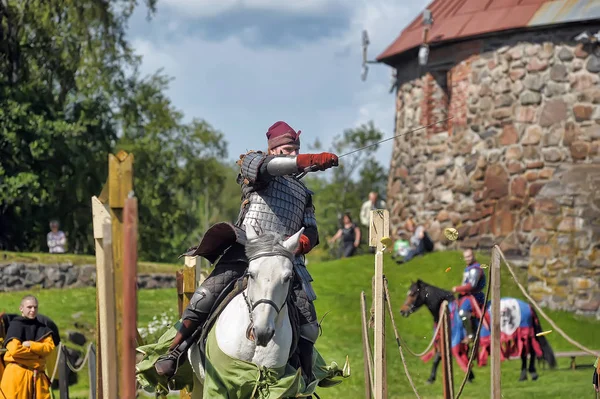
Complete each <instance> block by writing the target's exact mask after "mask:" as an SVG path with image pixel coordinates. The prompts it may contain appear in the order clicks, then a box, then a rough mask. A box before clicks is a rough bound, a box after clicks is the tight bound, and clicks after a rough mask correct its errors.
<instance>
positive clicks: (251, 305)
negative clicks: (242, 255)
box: [242, 251, 294, 323]
mask: <svg viewBox="0 0 600 399" xmlns="http://www.w3.org/2000/svg"><path fill="white" fill-rule="evenodd" d="M267 256H285V257H286V258H288V259H289V260H290V261H291V262H292V263H293V262H294V255H293V254H291V253H289V252H287V251H285V252H284V251H270V252H259V253H257V254H256V255H253V256H251V257H249V258H248V263H250V262H252V261H253V260H256V259H258V258H264V257H267ZM245 275H246V276H249V275H250V274H249V271H246V273H245ZM290 288H291V285H290ZM242 295H243V296H244V300H245V301H246V306H248V313H249V314H250V322H252V323H253V322H254V320H252V312H253V311H254V309H256V307H257V306H258V305H260V304H261V303H264V304H266V305H269V306H272V307H273V309H275V311H276V312H277V314H279V313H280V312H281V310H282V309H283V308H284V306H285V305H286V304H287V298H286V299H285V301H284V302H283V304H282V305H281V306H277V304H276V303H275V302H273V301H272V300H270V299H266V298H261V299H259V300H258V301H256V302H254V303H252V302H251V301H250V298H248V295H246V293H245V292H243V291H242Z"/></svg>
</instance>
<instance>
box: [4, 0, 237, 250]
mask: <svg viewBox="0 0 600 399" xmlns="http://www.w3.org/2000/svg"><path fill="white" fill-rule="evenodd" d="M137 3H138V2H137V1H135V0H115V1H111V2H99V1H95V0H77V1H73V0H43V1H42V0H29V1H16V0H15V1H4V2H0V248H4V249H9V250H20V251H23V250H30V251H32V250H33V251H39V250H45V249H46V243H45V236H46V233H47V232H48V221H49V219H51V218H57V219H59V220H60V222H61V228H62V230H64V231H65V232H67V234H68V237H69V238H68V242H69V252H77V253H93V239H92V223H91V207H90V198H91V197H92V196H93V195H98V194H99V193H100V191H101V189H102V185H103V183H104V182H105V181H106V177H107V154H108V153H110V152H116V151H118V150H119V149H125V150H126V151H131V152H133V153H134V156H135V166H134V169H135V171H134V175H135V177H134V179H135V180H134V188H135V190H136V193H137V194H138V197H139V198H140V236H141V245H140V256H141V257H142V258H144V259H147V260H171V261H172V260H174V259H175V258H176V256H177V255H178V254H179V253H181V252H182V251H183V250H184V249H185V248H186V247H187V246H189V245H191V244H193V241H195V240H197V239H198V238H199V237H198V236H199V232H200V231H201V230H202V228H203V227H206V225H207V223H210V222H211V221H214V220H215V218H222V219H226V220H231V219H233V218H234V217H235V214H236V212H237V209H236V207H237V204H235V203H233V202H232V201H231V198H235V197H232V196H230V197H228V198H227V199H226V200H225V201H224V202H223V203H221V202H219V198H220V196H219V195H218V193H220V192H224V191H225V192H231V191H232V190H233V188H232V187H231V185H235V180H233V179H232V178H231V173H232V172H231V168H230V167H229V166H225V165H223V164H222V163H221V162H220V160H221V159H224V158H225V157H226V155H227V148H226V143H225V141H224V137H223V134H222V133H221V132H218V131H217V130H215V129H214V128H213V127H212V126H210V125H209V124H208V123H207V122H205V121H203V120H200V119H195V120H193V121H192V122H191V123H184V121H183V115H182V114H181V113H180V112H179V111H178V110H176V109H175V108H174V107H173V106H172V104H171V102H170V100H169V99H168V98H167V97H166V95H165V94H164V93H165V91H166V90H167V88H168V82H169V79H168V78H167V77H166V76H164V75H163V74H161V73H156V74H154V75H152V76H148V77H143V76H140V74H139V72H138V66H139V62H140V59H139V57H138V56H136V54H135V53H134V52H133V50H132V49H131V48H130V46H129V43H128V42H127V40H126V39H125V33H126V27H127V21H128V19H129V17H130V16H131V14H132V13H133V11H134V9H135V7H136V5H137ZM145 5H146V7H147V8H148V12H149V15H152V14H153V13H154V11H155V5H156V0H146V1H145ZM238 190H239V188H238ZM215 210H218V211H215Z"/></svg>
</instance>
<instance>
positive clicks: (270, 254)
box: [188, 226, 304, 399]
mask: <svg viewBox="0 0 600 399" xmlns="http://www.w3.org/2000/svg"><path fill="white" fill-rule="evenodd" d="M303 231H304V228H302V229H300V231H298V232H297V233H296V234H294V235H293V236H291V237H289V238H288V239H287V240H282V238H281V236H279V235H277V234H274V233H264V234H261V235H260V236H259V235H258V234H257V232H256V231H255V230H254V228H252V227H251V226H248V227H247V228H246V238H247V242H246V255H247V256H248V260H249V266H248V272H247V274H248V277H249V278H248V285H247V288H246V289H245V290H244V291H243V292H242V293H241V295H237V296H236V297H235V298H233V299H232V300H231V302H230V303H229V304H228V305H227V306H226V307H225V309H224V310H223V312H222V313H221V314H220V315H219V317H218V319H217V321H216V322H215V324H214V326H213V327H212V328H213V329H214V331H212V332H211V333H214V337H215V339H216V346H218V348H215V347H214V346H215V345H214V341H211V339H210V338H209V339H208V340H207V343H206V353H207V357H208V356H209V353H210V352H211V351H212V352H213V353H215V351H217V350H219V351H220V352H221V353H224V354H225V355H227V356H228V357H229V358H232V359H237V360H241V361H243V362H248V363H252V364H254V365H257V366H259V367H262V368H269V369H275V368H281V367H284V366H285V365H286V364H287V362H288V359H289V357H290V350H291V347H292V326H291V323H290V318H289V315H288V308H287V306H286V302H287V298H288V295H289V292H290V284H291V282H292V279H293V276H294V272H293V263H292V261H293V259H294V252H295V250H296V248H297V246H298V241H299V239H300V236H301V235H302V233H303ZM209 337H210V333H209ZM211 342H213V343H211ZM188 357H189V360H190V363H191V365H192V369H193V370H194V377H195V378H194V389H193V391H192V398H194V399H200V398H203V397H204V396H206V397H207V398H213V397H217V396H218V397H221V396H222V395H224V393H223V392H219V395H217V396H215V394H216V392H214V391H211V390H210V385H211V384H208V383H207V384H205V382H207V381H205V375H206V374H208V377H209V378H211V371H210V370H209V369H208V368H207V367H206V366H209V367H210V365H208V364H207V365H204V364H202V360H201V356H200V351H199V349H198V346H197V345H192V347H191V348H190V350H189V351H188ZM227 397H229V398H233V397H234V396H227ZM240 398H241V396H240Z"/></svg>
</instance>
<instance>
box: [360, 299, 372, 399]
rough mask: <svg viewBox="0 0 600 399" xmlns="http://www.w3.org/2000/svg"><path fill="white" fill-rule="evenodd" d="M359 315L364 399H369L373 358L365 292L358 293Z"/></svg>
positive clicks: (370, 396) (370, 395)
mask: <svg viewBox="0 0 600 399" xmlns="http://www.w3.org/2000/svg"><path fill="white" fill-rule="evenodd" d="M360 313H361V316H362V342H363V355H364V364H365V398H366V399H371V398H372V395H373V389H372V388H373V357H372V356H371V339H370V338H369V326H368V321H367V319H368V318H367V300H366V297H365V292H364V291H362V292H361V293H360Z"/></svg>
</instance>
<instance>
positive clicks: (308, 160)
mask: <svg viewBox="0 0 600 399" xmlns="http://www.w3.org/2000/svg"><path fill="white" fill-rule="evenodd" d="M296 165H298V169H300V170H301V171H303V170H305V169H306V168H308V167H310V168H311V169H313V170H325V169H329V168H331V167H332V166H338V157H337V155H335V154H332V153H330V152H322V153H320V154H300V155H298V156H297V157H296Z"/></svg>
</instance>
